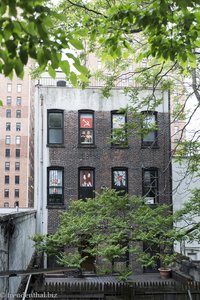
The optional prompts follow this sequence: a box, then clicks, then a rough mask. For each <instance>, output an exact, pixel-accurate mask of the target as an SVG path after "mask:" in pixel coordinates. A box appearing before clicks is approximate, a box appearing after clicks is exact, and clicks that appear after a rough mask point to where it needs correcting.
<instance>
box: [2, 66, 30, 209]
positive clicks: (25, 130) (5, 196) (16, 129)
mask: <svg viewBox="0 0 200 300" xmlns="http://www.w3.org/2000/svg"><path fill="white" fill-rule="evenodd" d="M0 87H1V89H0V99H1V100H2V102H3V106H2V107H0V127H1V136H0V158H1V159H0V195H1V196H0V207H10V208H12V207H14V206H15V205H16V204H17V205H19V207H29V206H33V118H32V116H33V115H32V116H31V79H30V75H29V66H27V67H25V75H24V78H23V80H21V79H19V78H17V77H16V76H13V79H12V80H10V79H9V78H6V77H4V76H3V75H0Z"/></svg>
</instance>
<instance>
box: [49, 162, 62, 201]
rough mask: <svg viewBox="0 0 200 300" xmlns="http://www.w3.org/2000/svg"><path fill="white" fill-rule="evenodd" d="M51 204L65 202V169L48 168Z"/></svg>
mask: <svg viewBox="0 0 200 300" xmlns="http://www.w3.org/2000/svg"><path fill="white" fill-rule="evenodd" d="M47 173H48V174H47V176H48V199H47V202H48V204H49V205H59V204H61V205H62V204H64V182H63V178H64V169H63V168H59V167H55V168H52V167H51V168H48V169H47Z"/></svg>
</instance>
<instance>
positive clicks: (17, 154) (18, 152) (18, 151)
mask: <svg viewBox="0 0 200 300" xmlns="http://www.w3.org/2000/svg"><path fill="white" fill-rule="evenodd" d="M15 157H20V149H16V150H15Z"/></svg>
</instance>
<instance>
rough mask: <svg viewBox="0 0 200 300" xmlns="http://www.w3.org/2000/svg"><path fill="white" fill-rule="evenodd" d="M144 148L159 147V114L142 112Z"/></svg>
mask: <svg viewBox="0 0 200 300" xmlns="http://www.w3.org/2000/svg"><path fill="white" fill-rule="evenodd" d="M142 116H143V122H142V146H144V147H148V146H152V145H154V146H157V135H158V130H157V112H151V111H146V112H142Z"/></svg>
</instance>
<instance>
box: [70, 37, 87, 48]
mask: <svg viewBox="0 0 200 300" xmlns="http://www.w3.org/2000/svg"><path fill="white" fill-rule="evenodd" d="M69 43H70V44H71V45H72V46H73V47H74V48H76V49H77V50H83V49H84V48H83V44H82V42H81V41H80V40H78V39H69Z"/></svg>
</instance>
